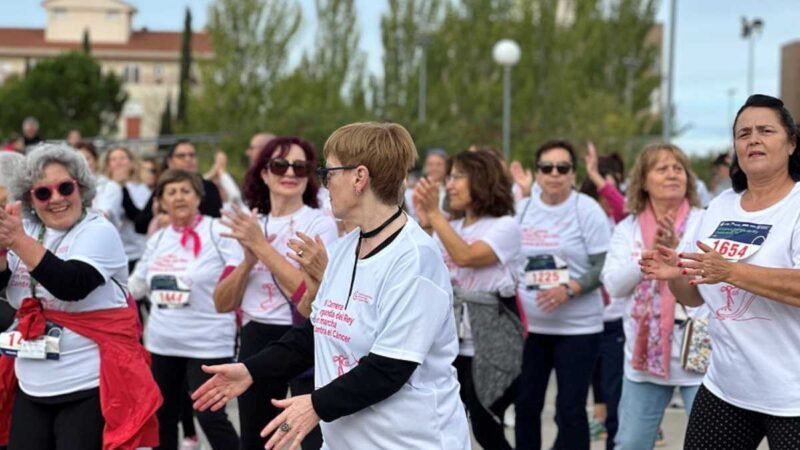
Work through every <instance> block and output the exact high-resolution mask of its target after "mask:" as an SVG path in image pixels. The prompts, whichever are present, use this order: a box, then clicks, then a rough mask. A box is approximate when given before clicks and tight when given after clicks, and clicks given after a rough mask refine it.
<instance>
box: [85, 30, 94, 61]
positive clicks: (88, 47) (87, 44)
mask: <svg viewBox="0 0 800 450" xmlns="http://www.w3.org/2000/svg"><path fill="white" fill-rule="evenodd" d="M83 53H86V54H87V55H90V54H91V53H92V44H91V42H90V40H89V29H88V28H84V29H83Z"/></svg>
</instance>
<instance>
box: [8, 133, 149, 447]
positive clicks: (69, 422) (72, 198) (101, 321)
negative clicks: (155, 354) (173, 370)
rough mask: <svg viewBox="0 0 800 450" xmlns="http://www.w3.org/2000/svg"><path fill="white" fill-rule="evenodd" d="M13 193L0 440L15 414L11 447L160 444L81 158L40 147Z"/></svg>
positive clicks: (106, 228)
mask: <svg viewBox="0 0 800 450" xmlns="http://www.w3.org/2000/svg"><path fill="white" fill-rule="evenodd" d="M10 188H11V189H10V190H11V194H12V197H13V198H15V199H19V201H18V202H16V203H14V204H11V205H8V206H6V208H5V209H4V210H0V248H2V249H4V250H3V251H2V253H0V269H1V270H2V273H0V287H6V286H7V287H8V289H7V294H8V300H9V302H10V303H11V305H12V306H13V307H14V308H16V309H18V312H17V319H18V320H17V321H15V323H14V324H13V325H12V327H11V328H9V329H8V330H6V331H5V332H3V333H1V334H0V354H2V356H1V357H0V392H2V393H3V394H2V395H0V437H5V436H9V435H8V434H7V432H8V430H9V415H10V416H11V417H10V419H11V420H10V421H11V424H10V442H9V446H8V448H9V449H10V450H15V449H30V450H38V449H42V450H44V449H71V448H76V446H78V445H79V446H80V447H81V448H87V449H100V448H101V447H103V448H121V447H124V446H129V447H150V446H154V445H157V444H158V437H157V423H156V420H155V412H156V409H157V408H158V405H159V404H160V403H161V396H160V394H159V392H158V387H157V386H156V384H155V382H154V381H153V377H152V375H151V374H150V369H149V367H148V363H147V361H146V353H145V351H144V349H143V348H142V346H141V344H140V343H139V333H138V332H137V331H136V330H137V329H138V327H137V315H136V312H135V310H134V309H133V308H131V307H129V303H128V297H127V292H126V289H125V285H126V284H127V281H128V268H127V258H126V257H125V250H124V248H123V246H122V241H121V240H120V237H119V234H118V233H117V231H116V229H115V228H114V226H113V225H111V223H109V222H108V221H107V220H105V219H104V218H103V217H102V216H100V215H98V214H97V213H96V212H94V211H91V210H90V209H89V205H91V203H92V200H93V199H94V195H95V178H94V177H93V176H92V175H91V174H90V172H89V168H88V166H87V164H86V161H85V160H84V159H83V158H82V157H81V156H80V155H79V154H78V153H76V152H75V150H74V149H72V148H71V147H68V146H66V145H62V144H58V145H52V144H45V145H41V146H39V147H37V148H35V149H34V150H33V151H32V152H31V153H29V154H28V156H27V159H26V162H25V166H24V167H22V168H21V169H20V170H18V171H17V173H16V174H15V178H14V179H13V180H12V183H11V186H10ZM22 216H25V220H23V218H22ZM5 249H7V250H5ZM20 341H23V343H22V344H21V343H20ZM15 376H16V378H15ZM123 380H124V381H123ZM17 387H19V389H17ZM15 396H16V399H15ZM78 443H79V444H78ZM4 444H5V442H2V441H0V445H4Z"/></svg>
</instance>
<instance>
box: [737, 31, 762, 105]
mask: <svg viewBox="0 0 800 450" xmlns="http://www.w3.org/2000/svg"><path fill="white" fill-rule="evenodd" d="M763 28H764V21H763V20H761V19H759V18H758V17H754V18H753V19H752V20H748V19H747V17H742V39H747V40H748V43H749V49H748V64H747V95H753V91H754V89H753V78H754V72H755V60H756V36H758V35H760V34H761V30H762V29H763Z"/></svg>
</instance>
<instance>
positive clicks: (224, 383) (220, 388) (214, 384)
mask: <svg viewBox="0 0 800 450" xmlns="http://www.w3.org/2000/svg"><path fill="white" fill-rule="evenodd" d="M202 369H203V372H205V373H209V374H212V375H213V376H212V377H211V378H210V379H209V380H208V381H206V382H205V383H203V384H202V385H201V386H200V387H199V388H197V390H196V391H194V392H193V393H192V400H194V404H193V405H192V406H193V407H194V409H196V410H198V411H205V410H207V409H209V408H210V409H211V411H218V410H220V409H222V408H223V407H225V404H226V403H228V401H230V400H233V399H234V398H236V397H238V396H240V395H242V393H244V391H246V390H247V389H248V388H249V387H250V386H251V385H252V384H253V377H252V376H250V372H248V370H247V367H245V365H244V364H242V363H236V364H220V365H216V366H206V365H203V366H202Z"/></svg>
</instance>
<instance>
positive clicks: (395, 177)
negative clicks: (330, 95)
mask: <svg viewBox="0 0 800 450" xmlns="http://www.w3.org/2000/svg"><path fill="white" fill-rule="evenodd" d="M323 154H324V155H325V158H329V157H330V156H331V155H333V156H335V157H336V158H337V159H338V160H339V161H341V163H342V165H345V166H361V165H363V166H365V167H366V168H367V169H368V170H369V177H370V189H372V192H373V193H374V194H375V196H376V197H378V199H379V200H380V201H381V202H383V203H386V204H389V205H399V204H400V201H401V199H402V193H403V188H404V186H405V184H404V182H405V178H406V174H407V173H408V170H409V169H410V168H411V167H413V166H414V163H416V161H417V156H418V154H417V147H416V146H415V145H414V140H413V139H412V138H411V134H410V133H409V132H408V130H406V129H405V128H403V126H402V125H399V124H396V123H378V122H360V123H351V124H349V125H345V126H343V127H341V128H339V129H338V130H336V131H334V132H333V134H331V136H330V137H329V138H328V140H327V141H326V142H325V147H324V148H323Z"/></svg>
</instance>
